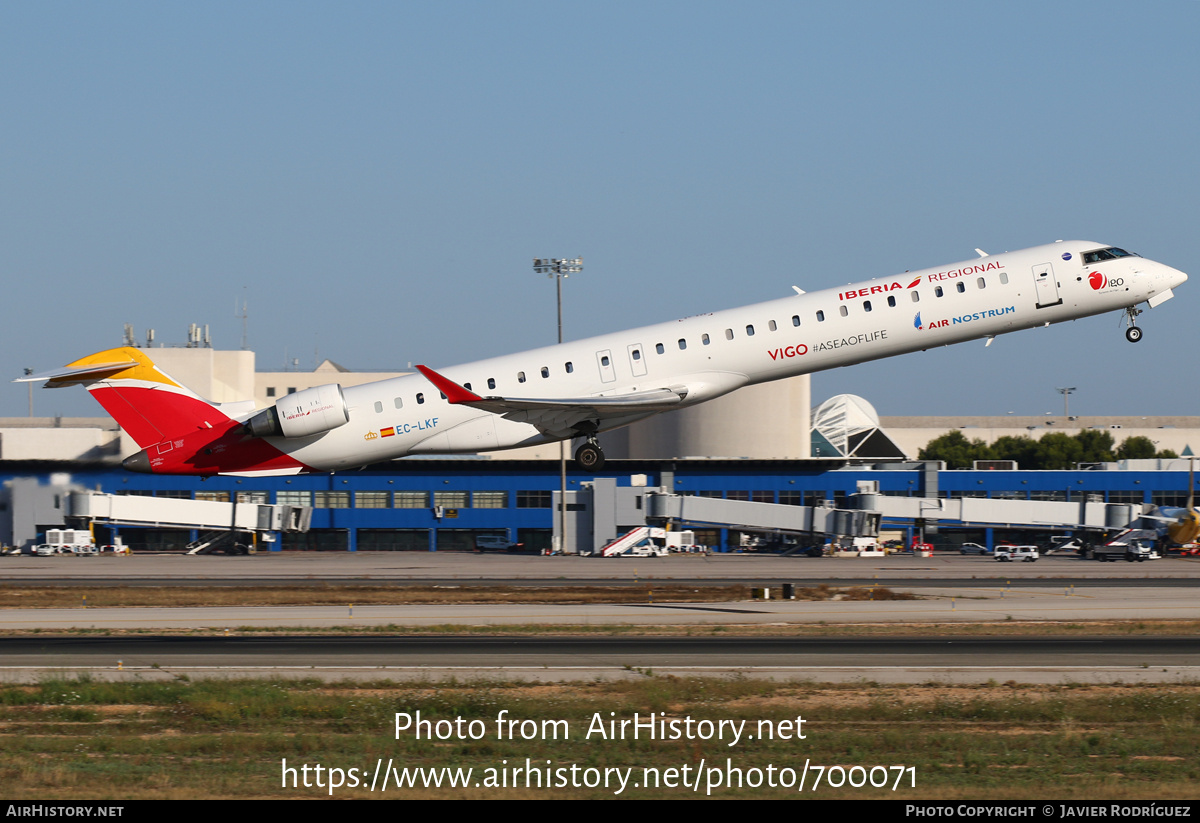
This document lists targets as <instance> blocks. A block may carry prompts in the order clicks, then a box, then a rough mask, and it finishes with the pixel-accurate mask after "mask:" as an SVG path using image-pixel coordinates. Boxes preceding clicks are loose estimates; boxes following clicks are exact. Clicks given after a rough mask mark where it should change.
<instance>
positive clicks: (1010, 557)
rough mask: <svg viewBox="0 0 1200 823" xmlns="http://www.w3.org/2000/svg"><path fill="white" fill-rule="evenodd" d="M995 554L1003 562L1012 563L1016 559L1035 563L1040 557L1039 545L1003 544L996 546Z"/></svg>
mask: <svg viewBox="0 0 1200 823" xmlns="http://www.w3.org/2000/svg"><path fill="white" fill-rule="evenodd" d="M993 555H994V556H995V558H996V559H997V560H999V561H1000V562H1002V563H1011V562H1013V561H1016V560H1020V561H1022V562H1024V563H1033V562H1036V561H1037V559H1038V547H1037V546H1007V545H1001V546H997V547H996V551H995V552H993Z"/></svg>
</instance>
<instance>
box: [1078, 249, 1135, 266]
mask: <svg viewBox="0 0 1200 823" xmlns="http://www.w3.org/2000/svg"><path fill="white" fill-rule="evenodd" d="M1137 256H1138V255H1136V254H1134V253H1133V252H1131V251H1125V249H1118V248H1116V247H1115V246H1109V247H1108V248H1107V249H1096V250H1095V251H1085V252H1084V253H1083V262H1084V263H1089V264H1090V263H1099V262H1100V261H1101V260H1116V259H1117V258H1119V257H1137Z"/></svg>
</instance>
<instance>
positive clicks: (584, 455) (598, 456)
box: [575, 440, 604, 472]
mask: <svg viewBox="0 0 1200 823" xmlns="http://www.w3.org/2000/svg"><path fill="white" fill-rule="evenodd" d="M575 465H576V466H578V467H579V468H581V469H583V470H584V471H589V472H591V471H600V469H602V468H604V452H603V451H602V450H601V448H600V444H599V443H594V442H592V441H590V440H589V441H588V442H587V443H584V444H583V445H582V446H580V447H579V448H578V449H576V450H575Z"/></svg>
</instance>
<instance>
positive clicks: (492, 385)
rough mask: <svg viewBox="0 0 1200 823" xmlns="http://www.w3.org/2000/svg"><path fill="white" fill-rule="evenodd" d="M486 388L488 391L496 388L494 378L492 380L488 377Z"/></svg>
mask: <svg viewBox="0 0 1200 823" xmlns="http://www.w3.org/2000/svg"><path fill="white" fill-rule="evenodd" d="M488 388H489V389H494V388H496V378H494V377H489V378H488Z"/></svg>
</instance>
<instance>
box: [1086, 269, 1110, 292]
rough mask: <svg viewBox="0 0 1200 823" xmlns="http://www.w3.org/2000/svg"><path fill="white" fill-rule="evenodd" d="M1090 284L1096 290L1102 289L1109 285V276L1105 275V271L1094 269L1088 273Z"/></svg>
mask: <svg viewBox="0 0 1200 823" xmlns="http://www.w3.org/2000/svg"><path fill="white" fill-rule="evenodd" d="M1088 285H1089V286H1091V287H1092V288H1093V289H1095V290H1096V291H1100V290H1101V289H1102V288H1104V287H1105V286H1107V285H1108V278H1107V277H1105V276H1104V273H1103V272H1098V271H1094V272H1092V273H1091V274H1089V275H1088Z"/></svg>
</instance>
